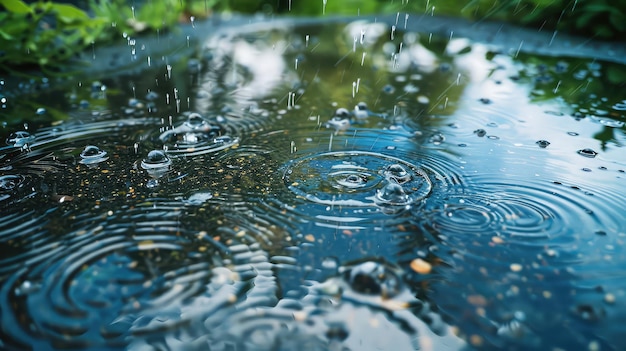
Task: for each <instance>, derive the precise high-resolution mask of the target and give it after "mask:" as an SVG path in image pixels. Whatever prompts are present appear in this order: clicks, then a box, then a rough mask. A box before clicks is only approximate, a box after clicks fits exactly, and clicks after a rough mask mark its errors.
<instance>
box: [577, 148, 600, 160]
mask: <svg viewBox="0 0 626 351" xmlns="http://www.w3.org/2000/svg"><path fill="white" fill-rule="evenodd" d="M576 152H577V153H578V154H579V155H581V156H584V157H589V158H594V157H596V156H597V155H598V153H597V152H596V151H594V150H593V149H590V148H585V149H581V150H578V151H576Z"/></svg>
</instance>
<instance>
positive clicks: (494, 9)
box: [387, 0, 626, 40]
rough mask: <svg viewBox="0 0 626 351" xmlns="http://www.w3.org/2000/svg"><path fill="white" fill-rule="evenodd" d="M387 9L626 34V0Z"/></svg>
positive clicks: (607, 35) (420, 0) (499, 0)
mask: <svg viewBox="0 0 626 351" xmlns="http://www.w3.org/2000/svg"><path fill="white" fill-rule="evenodd" d="M387 10H393V11H399V10H403V11H414V12H426V13H427V12H429V11H431V12H434V13H435V14H439V15H448V16H462V17H465V18H468V19H472V20H504V21H508V22H512V23H519V24H522V25H526V26H531V27H535V28H541V29H544V30H562V31H564V32H570V33H575V34H581V35H586V36H592V37H598V38H603V39H615V40H621V39H623V38H624V35H625V34H626V0H469V1H466V0H456V1H453V0H416V1H410V2H408V1H401V2H398V1H395V2H392V3H390V4H389V5H388V7H387Z"/></svg>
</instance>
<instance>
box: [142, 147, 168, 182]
mask: <svg viewBox="0 0 626 351" xmlns="http://www.w3.org/2000/svg"><path fill="white" fill-rule="evenodd" d="M171 164H172V161H171V160H170V159H169V157H167V155H166V154H165V152H164V151H163V150H152V151H150V152H149V153H148V155H147V156H146V158H144V159H143V160H142V161H141V168H143V169H144V170H146V172H148V175H149V176H150V177H152V178H153V179H151V180H149V181H148V182H147V184H146V186H147V187H148V188H154V187H156V186H157V185H158V184H159V182H158V180H157V178H160V177H162V176H164V175H165V174H166V173H167V172H168V171H169V168H170V165H171Z"/></svg>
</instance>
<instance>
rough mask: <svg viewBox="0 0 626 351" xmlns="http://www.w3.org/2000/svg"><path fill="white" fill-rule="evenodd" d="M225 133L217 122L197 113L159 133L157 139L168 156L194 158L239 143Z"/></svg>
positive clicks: (190, 114)
mask: <svg viewBox="0 0 626 351" xmlns="http://www.w3.org/2000/svg"><path fill="white" fill-rule="evenodd" d="M218 118H219V117H218ZM226 133H227V131H226V129H225V128H224V127H222V125H221V124H220V123H219V121H216V122H215V123H211V122H209V120H207V119H205V118H204V117H203V116H202V115H200V114H199V113H196V112H192V113H189V114H188V115H187V119H186V120H185V121H184V122H183V123H181V124H179V125H177V126H176V127H174V128H172V129H169V130H166V131H164V132H163V133H161V135H159V139H160V140H161V141H162V142H163V143H164V145H165V146H166V147H167V153H168V154H170V155H186V156H194V155H200V154H205V153H209V152H215V151H219V150H223V149H225V148H228V147H230V146H233V145H236V144H237V143H238V142H239V140H238V139H237V138H233V137H231V136H228V135H225V134H226Z"/></svg>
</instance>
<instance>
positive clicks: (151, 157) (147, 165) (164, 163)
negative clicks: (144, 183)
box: [141, 150, 171, 169]
mask: <svg viewBox="0 0 626 351" xmlns="http://www.w3.org/2000/svg"><path fill="white" fill-rule="evenodd" d="M170 164H171V161H170V159H169V158H168V157H167V155H165V152H163V151H162V150H152V151H150V152H149V153H148V156H147V157H146V158H145V159H144V160H143V161H142V162H141V167H142V168H143V169H153V168H163V167H168V166H169V165H170Z"/></svg>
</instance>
